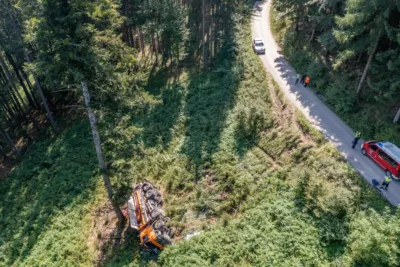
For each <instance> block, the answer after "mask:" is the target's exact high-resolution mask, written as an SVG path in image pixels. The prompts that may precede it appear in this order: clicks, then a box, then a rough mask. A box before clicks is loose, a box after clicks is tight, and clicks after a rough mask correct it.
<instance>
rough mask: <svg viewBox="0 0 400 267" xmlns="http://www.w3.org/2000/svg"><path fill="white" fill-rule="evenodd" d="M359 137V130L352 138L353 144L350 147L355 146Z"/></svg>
mask: <svg viewBox="0 0 400 267" xmlns="http://www.w3.org/2000/svg"><path fill="white" fill-rule="evenodd" d="M360 137H361V133H360V132H359V131H357V132H356V135H355V137H354V140H353V142H352V143H353V146H352V147H351V148H352V149H354V148H355V147H356V145H357V143H358V140H360Z"/></svg>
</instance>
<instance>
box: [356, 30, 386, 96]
mask: <svg viewBox="0 0 400 267" xmlns="http://www.w3.org/2000/svg"><path fill="white" fill-rule="evenodd" d="M381 34H382V30H379V33H378V36H377V37H376V41H375V44H374V48H373V49H372V51H371V54H370V55H369V58H368V61H367V65H366V66H365V68H364V72H363V74H362V76H361V80H360V83H359V84H358V87H357V95H359V94H360V93H361V89H362V87H363V85H364V82H365V78H366V77H367V73H368V70H369V67H370V66H371V62H372V59H373V57H374V55H375V52H376V49H377V48H378V44H379V40H380V39H381Z"/></svg>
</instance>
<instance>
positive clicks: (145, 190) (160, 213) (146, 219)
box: [125, 180, 172, 254]
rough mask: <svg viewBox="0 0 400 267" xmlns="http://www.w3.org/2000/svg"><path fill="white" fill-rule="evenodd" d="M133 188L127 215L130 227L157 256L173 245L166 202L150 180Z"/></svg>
mask: <svg viewBox="0 0 400 267" xmlns="http://www.w3.org/2000/svg"><path fill="white" fill-rule="evenodd" d="M132 188H133V193H132V194H131V196H130V197H129V199H128V208H127V213H125V214H126V216H127V217H128V218H127V219H129V227H130V228H132V229H135V230H137V231H138V233H139V238H140V245H141V246H142V247H143V248H145V249H147V250H149V251H151V252H153V253H156V254H157V253H159V252H160V250H162V249H163V248H164V247H165V246H166V245H169V244H171V235H172V230H171V228H169V227H167V226H166V223H167V222H168V221H169V220H170V218H169V217H166V216H165V213H164V209H163V204H164V201H163V199H162V196H161V194H160V192H159V190H158V189H157V188H156V187H155V186H154V185H153V184H152V183H150V182H149V181H148V180H145V181H144V182H141V183H136V184H134V185H133V186H132Z"/></svg>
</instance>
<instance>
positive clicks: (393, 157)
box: [361, 140, 400, 179]
mask: <svg viewBox="0 0 400 267" xmlns="http://www.w3.org/2000/svg"><path fill="white" fill-rule="evenodd" d="M361 152H362V153H363V155H364V156H367V155H368V156H370V157H371V158H372V159H373V160H374V161H375V162H376V163H377V164H378V165H379V166H381V167H382V169H384V170H385V173H386V175H388V176H392V178H394V179H400V148H398V147H397V146H396V145H394V144H392V143H390V142H378V141H376V140H372V141H367V142H365V143H364V144H362V146H361Z"/></svg>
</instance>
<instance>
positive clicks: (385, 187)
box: [381, 176, 392, 191]
mask: <svg viewBox="0 0 400 267" xmlns="http://www.w3.org/2000/svg"><path fill="white" fill-rule="evenodd" d="M391 181H392V178H390V177H389V176H385V180H384V181H383V183H382V186H381V188H382V189H385V190H386V191H387V189H388V186H389V184H390V182H391Z"/></svg>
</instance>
